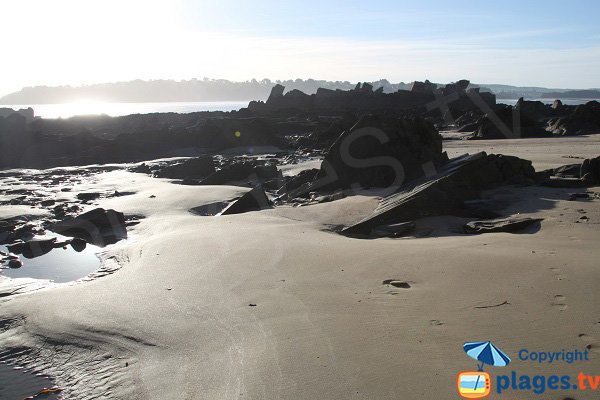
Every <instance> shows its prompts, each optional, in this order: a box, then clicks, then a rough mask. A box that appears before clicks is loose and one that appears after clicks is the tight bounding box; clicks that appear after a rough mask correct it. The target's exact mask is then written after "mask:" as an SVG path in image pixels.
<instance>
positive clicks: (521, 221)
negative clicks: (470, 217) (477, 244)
mask: <svg viewBox="0 0 600 400" xmlns="http://www.w3.org/2000/svg"><path fill="white" fill-rule="evenodd" d="M542 220H543V218H501V219H491V220H487V221H471V222H469V223H467V224H465V226H464V231H465V232H466V233H492V232H516V231H520V230H523V229H525V228H527V227H529V226H532V225H534V224H537V223H539V222H540V221H542Z"/></svg>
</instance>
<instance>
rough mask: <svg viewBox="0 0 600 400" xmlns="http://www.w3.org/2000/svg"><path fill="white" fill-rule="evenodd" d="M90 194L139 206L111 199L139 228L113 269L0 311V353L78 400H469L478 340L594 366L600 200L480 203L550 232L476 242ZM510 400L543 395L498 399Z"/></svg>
mask: <svg viewBox="0 0 600 400" xmlns="http://www.w3.org/2000/svg"><path fill="white" fill-rule="evenodd" d="M445 146H446V150H448V151H449V153H450V155H451V156H452V155H456V154H459V153H460V154H462V153H464V152H471V153H473V152H475V151H478V150H482V149H483V150H486V151H490V152H495V153H503V154H513V155H518V156H521V157H524V158H529V159H532V160H533V161H534V165H535V166H536V168H537V169H544V168H549V167H551V166H557V165H562V164H567V163H570V162H574V163H575V162H581V160H580V159H571V158H567V157H568V156H575V157H584V158H585V157H589V156H597V155H598V154H600V137H592V136H590V137H578V138H560V139H552V140H544V141H540V140H538V139H530V140H520V141H509V140H504V141H472V142H471V141H469V142H463V141H461V142H455V141H452V142H446V143H445ZM86 185H87V186H86V188H85V189H86V190H90V189H94V190H114V189H115V188H119V190H123V191H125V190H126V191H128V192H134V194H132V195H130V196H125V197H118V198H110V199H102V200H100V202H99V204H100V205H101V206H102V207H104V208H113V209H116V210H119V211H122V212H125V213H129V214H135V215H141V216H144V218H143V219H141V220H140V223H139V224H138V225H136V226H134V227H133V228H132V229H131V234H130V238H129V239H128V240H127V241H125V242H120V243H118V244H116V245H113V246H112V247H109V248H107V249H106V251H105V252H104V253H103V254H102V255H101V258H102V260H105V262H106V261H107V260H112V261H114V262H118V263H120V265H121V268H120V269H119V270H118V271H116V272H114V273H113V274H110V275H108V276H104V277H102V278H100V279H96V280H92V281H87V282H81V283H78V284H76V285H68V286H61V287H58V288H52V289H48V290H41V291H36V292H33V293H28V294H23V295H19V296H10V297H7V298H3V299H0V302H1V306H0V317H1V318H2V319H3V320H11V321H15V322H14V323H11V324H9V325H7V327H6V328H3V329H2V330H0V359H8V360H12V361H16V362H19V363H21V364H22V365H27V366H30V367H35V368H36V369H37V370H43V371H44V372H46V373H48V374H50V375H52V376H54V377H55V378H56V381H57V383H58V384H59V385H60V386H61V387H64V388H65V395H66V397H67V398H88V397H89V398H93V397H102V398H118V399H124V398H127V399H145V398H155V399H165V398H169V399H171V398H185V399H192V398H193V399H239V398H244V399H283V398H284V399H398V398H424V399H433V398H457V394H456V386H455V379H456V374H457V373H458V372H460V371H463V370H471V369H474V368H475V362H474V360H472V359H470V358H469V357H468V356H466V355H465V354H464V353H463V350H462V344H463V343H464V342H465V341H477V340H492V341H493V342H494V343H496V344H497V345H498V346H500V347H501V348H502V350H504V351H505V352H506V353H507V354H509V355H510V356H511V357H513V361H514V362H513V364H512V365H511V368H512V369H513V370H517V371H519V373H521V374H524V373H528V374H532V375H533V374H547V375H551V374H560V375H562V374H570V375H572V376H576V375H577V374H578V373H579V371H581V370H584V371H585V372H590V373H592V372H594V371H598V370H599V369H600V354H599V352H600V350H599V349H600V323H599V321H600V320H599V318H598V315H597V309H598V306H599V305H600V300H599V299H598V297H597V294H596V293H597V287H598V284H599V283H600V270H599V269H598V261H597V260H599V259H600V249H599V248H598V246H597V243H598V239H599V238H600V229H599V228H600V207H598V204H600V200H598V199H595V200H590V201H569V200H568V197H569V195H568V194H569V193H570V192H573V191H574V190H573V189H570V190H567V189H554V188H543V187H537V186H532V187H526V188H515V187H503V188H500V189H497V190H494V191H491V192H488V193H486V194H485V196H486V197H487V198H489V199H492V200H496V201H497V202H498V204H501V205H503V209H502V210H501V212H502V213H503V214H506V215H511V214H515V213H521V214H522V215H524V216H532V217H541V218H544V221H543V222H542V224H541V229H540V230H539V231H536V232H526V233H522V234H509V233H491V234H484V235H465V234H463V233H460V232H461V226H462V224H463V223H464V222H465V220H464V219H462V218H458V217H432V218H424V219H420V220H418V221H417V232H418V233H421V235H420V236H423V237H419V238H415V237H412V238H402V239H386V238H383V239H375V240H360V239H352V238H348V237H344V236H340V235H337V234H335V233H332V232H331V231H330V230H329V228H330V227H331V225H347V224H351V223H353V222H356V221H358V220H360V219H361V218H363V217H364V216H367V215H369V214H370V213H371V211H372V210H373V209H374V208H375V206H376V205H377V197H375V196H374V193H371V194H369V193H365V194H363V195H359V196H352V197H347V198H344V199H342V200H338V201H334V202H331V203H324V204H318V205H312V206H307V207H278V208H275V209H272V210H266V211H261V212H251V213H246V214H240V215H230V216H221V217H206V216H198V215H195V214H193V213H191V212H189V210H190V209H192V208H195V207H198V206H202V205H206V204H211V203H216V202H219V201H223V199H231V198H233V197H236V196H239V195H240V194H241V193H243V192H245V191H247V190H248V189H244V188H239V187H232V186H212V187H210V186H208V187H202V186H181V185H174V184H172V183H169V181H167V180H159V179H153V178H150V177H147V176H144V175H141V174H134V173H129V172H124V171H112V172H106V173H102V174H99V175H97V179H95V182H92V183H88V184H86ZM588 191H589V192H590V193H592V196H593V195H594V193H596V194H598V193H600V188H599V187H595V188H591V189H589V190H588ZM151 196H156V197H151ZM583 216H585V217H587V219H581V217H583ZM390 279H393V280H399V281H403V282H405V283H406V284H407V285H405V286H404V287H395V286H391V285H389V284H384V281H386V280H390ZM586 346H588V347H589V350H590V361H587V362H586V364H584V365H582V364H576V363H575V364H560V365H559V366H556V365H548V364H535V365H534V364H531V363H526V362H523V361H519V360H517V353H518V351H519V350H520V349H522V348H529V349H536V350H540V351H560V350H561V349H574V348H577V349H580V350H585V349H586ZM490 372H493V373H500V371H499V370H497V369H494V370H493V371H490ZM584 394H589V393H584ZM507 396H512V397H516V398H520V399H530V398H531V399H534V398H539V396H538V395H536V394H533V393H532V392H506V394H503V395H497V394H494V393H493V394H492V395H491V396H490V397H489V398H490V399H500V398H506V397H507ZM547 396H548V398H557V399H562V398H564V397H567V396H569V397H573V398H589V397H581V395H580V394H578V393H573V392H570V391H561V390H556V391H552V392H551V393H549V394H548V393H547Z"/></svg>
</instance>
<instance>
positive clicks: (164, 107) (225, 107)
mask: <svg viewBox="0 0 600 400" xmlns="http://www.w3.org/2000/svg"><path fill="white" fill-rule="evenodd" d="M250 101H251V100H246V101H196V102H179V103H178V102H169V103H108V102H94V101H82V102H77V103H62V104H9V105H3V104H2V105H0V108H3V107H6V108H12V109H13V110H18V109H20V108H28V107H31V108H33V112H34V114H35V116H36V117H41V118H70V117H74V116H78V115H101V114H105V115H108V116H111V117H119V116H121V115H130V114H149V113H168V112H175V113H182V114H185V113H191V112H196V111H233V110H239V109H240V108H244V107H247V106H248V103H249V102H250Z"/></svg>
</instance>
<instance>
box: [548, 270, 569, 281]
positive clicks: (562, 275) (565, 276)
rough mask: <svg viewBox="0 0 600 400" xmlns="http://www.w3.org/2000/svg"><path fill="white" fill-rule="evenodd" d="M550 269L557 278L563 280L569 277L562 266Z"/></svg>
mask: <svg viewBox="0 0 600 400" xmlns="http://www.w3.org/2000/svg"><path fill="white" fill-rule="evenodd" d="M550 271H552V275H554V278H556V280H559V281H562V280H563V279H566V278H567V275H566V274H563V273H562V270H561V269H560V268H550Z"/></svg>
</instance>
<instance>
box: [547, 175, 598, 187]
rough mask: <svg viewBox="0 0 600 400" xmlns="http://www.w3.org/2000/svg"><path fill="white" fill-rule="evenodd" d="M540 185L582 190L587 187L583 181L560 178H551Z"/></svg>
mask: <svg viewBox="0 0 600 400" xmlns="http://www.w3.org/2000/svg"><path fill="white" fill-rule="evenodd" d="M542 185H544V186H548V187H554V188H583V187H587V186H588V184H587V183H586V181H584V180H583V179H579V178H561V177H556V176H551V177H550V178H548V179H546V180H544V181H543V182H542Z"/></svg>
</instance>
